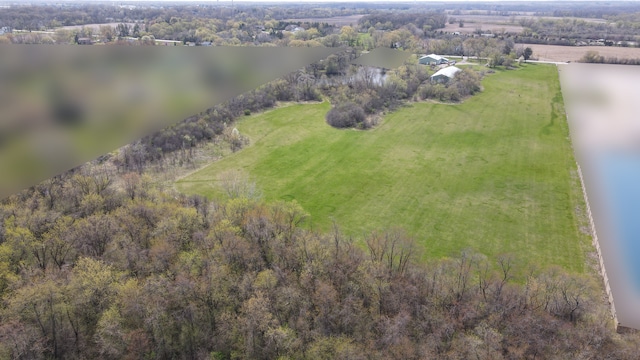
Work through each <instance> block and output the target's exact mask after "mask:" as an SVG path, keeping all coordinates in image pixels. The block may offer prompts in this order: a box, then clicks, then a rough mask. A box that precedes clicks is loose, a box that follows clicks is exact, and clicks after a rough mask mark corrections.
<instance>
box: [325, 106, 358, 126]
mask: <svg viewBox="0 0 640 360" xmlns="http://www.w3.org/2000/svg"><path fill="white" fill-rule="evenodd" d="M326 119H327V123H328V124H329V125H331V126H333V127H335V128H339V129H344V128H353V127H368V126H367V124H366V119H367V116H366V115H365V113H364V110H363V109H362V107H360V105H357V104H355V103H352V102H347V103H344V104H340V105H338V106H335V107H333V108H332V109H331V110H329V112H328V113H327V116H326Z"/></svg>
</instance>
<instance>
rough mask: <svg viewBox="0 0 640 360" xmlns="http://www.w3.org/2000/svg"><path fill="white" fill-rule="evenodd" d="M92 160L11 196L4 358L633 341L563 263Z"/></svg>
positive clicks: (3, 246) (383, 351)
mask: <svg viewBox="0 0 640 360" xmlns="http://www.w3.org/2000/svg"><path fill="white" fill-rule="evenodd" d="M87 169H88V168H86V169H85V170H83V171H77V172H76V173H75V174H71V173H69V174H66V175H64V176H59V177H56V178H53V179H51V180H48V181H45V182H44V183H42V184H40V185H38V186H36V187H34V188H32V189H30V190H28V191H24V192H22V193H20V194H17V195H14V196H12V197H10V198H8V199H6V200H4V201H3V203H2V206H1V207H0V218H1V219H2V227H1V228H0V297H1V299H2V305H1V307H0V324H1V325H0V357H2V358H21V359H38V358H55V359H74V358H78V359H86V358H104V359H121V358H132V359H134V358H136V359H138V358H154V359H210V358H214V359H232V358H246V359H272V358H280V359H289V358H290V359H294V358H295V359H300V358H308V359H378V358H379V359H389V358H403V359H417V358H425V357H430V358H442V359H468V358H478V359H500V358H505V359H522V358H531V359H533V358H557V359H567V358H600V359H604V358H610V359H633V358H636V356H637V346H638V342H637V337H635V335H619V334H616V333H615V332H614V331H613V328H612V326H611V323H610V317H609V315H608V314H607V309H606V306H604V304H603V300H602V297H601V292H602V289H601V288H600V286H599V284H597V285H596V286H594V285H593V284H592V282H590V281H589V280H588V279H586V278H582V277H579V276H575V275H569V274H566V273H564V272H563V271H562V270H560V269H519V268H518V264H517V263H514V262H513V260H512V258H511V257H510V256H509V255H508V254H506V255H504V256H502V257H500V258H498V259H487V258H486V257H484V256H482V255H481V254H478V253H474V252H471V251H466V252H463V253H462V254H459V255H457V256H455V257H452V258H448V259H443V260H429V261H428V262H426V263H425V262H424V261H423V259H422V258H421V256H420V245H419V244H420V242H416V241H414V240H413V239H411V238H409V237H408V236H407V235H406V234H405V233H404V232H403V231H402V230H399V229H387V230H384V229H383V230H379V231H372V232H371V233H369V234H368V235H366V236H364V237H363V238H362V239H351V238H347V237H345V236H343V235H342V234H341V233H340V231H339V229H338V228H335V229H334V230H333V231H331V232H329V233H327V234H323V233H318V232H314V231H310V230H307V229H306V228H305V227H304V223H305V219H306V217H307V214H306V213H305V211H304V209H302V208H301V207H300V206H299V205H297V204H296V203H295V202H278V203H270V204H266V203H263V202H261V201H260V200H259V199H256V198H255V197H253V196H251V193H249V192H244V191H236V190H237V189H243V187H242V186H238V185H239V184H237V183H233V184H232V183H229V184H227V186H228V190H229V192H228V193H229V198H228V199H227V200H224V201H220V202H209V201H207V200H206V199H204V198H201V197H197V196H194V197H187V196H183V195H180V194H177V193H172V192H171V191H167V189H163V188H159V187H157V186H156V185H153V183H152V182H150V181H149V179H148V178H147V177H145V176H142V177H141V176H139V175H138V174H137V173H128V174H125V175H123V176H121V177H120V178H118V179H116V178H112V177H110V176H109V175H107V174H106V173H93V174H91V173H87V172H86V171H88V170H87ZM234 189H235V190H234ZM516 274H526V275H524V276H518V275H516Z"/></svg>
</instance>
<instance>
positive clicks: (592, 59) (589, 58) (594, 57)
mask: <svg viewBox="0 0 640 360" xmlns="http://www.w3.org/2000/svg"><path fill="white" fill-rule="evenodd" d="M579 62H583V63H592V64H618V65H640V58H636V59H626V58H618V57H616V56H609V57H604V56H602V55H600V53H598V52H597V51H587V52H586V53H585V54H584V56H583V57H582V58H580V61H579Z"/></svg>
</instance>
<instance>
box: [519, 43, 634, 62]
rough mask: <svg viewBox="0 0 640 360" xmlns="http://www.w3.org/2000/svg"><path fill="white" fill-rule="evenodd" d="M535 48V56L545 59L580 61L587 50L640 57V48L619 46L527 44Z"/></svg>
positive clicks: (607, 55) (607, 54)
mask: <svg viewBox="0 0 640 360" xmlns="http://www.w3.org/2000/svg"><path fill="white" fill-rule="evenodd" d="M525 46H528V47H530V48H531V49H532V50H533V57H534V58H537V59H539V60H543V61H572V62H575V61H578V60H580V59H581V58H582V57H583V56H584V54H585V53H586V52H587V51H597V52H598V53H599V54H600V55H602V56H604V57H614V56H615V57H618V58H625V59H637V58H640V48H631V47H619V46H556V45H536V44H527V45H525Z"/></svg>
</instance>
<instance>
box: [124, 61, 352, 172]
mask: <svg viewBox="0 0 640 360" xmlns="http://www.w3.org/2000/svg"><path fill="white" fill-rule="evenodd" d="M349 56H350V55H349V53H348V52H346V53H343V54H339V55H335V56H334V58H336V59H338V60H336V61H342V60H339V59H342V58H345V59H349ZM314 69H315V70H314ZM314 71H315V72H318V71H319V70H318V68H317V65H314V66H310V67H309V68H308V69H304V70H300V71H297V72H294V73H291V74H288V75H286V76H284V77H283V78H281V79H278V80H275V81H272V82H270V83H268V84H266V85H263V86H261V87H259V88H257V89H255V90H252V91H249V92H246V93H244V94H242V95H240V96H237V97H235V98H233V99H231V100H229V101H227V102H225V103H222V104H220V105H217V106H215V107H212V108H210V109H208V110H207V111H205V112H203V113H202V114H198V115H195V116H192V117H190V118H187V119H185V120H183V121H181V122H179V123H178V124H176V125H173V126H170V127H168V128H166V129H163V130H161V131H158V132H156V133H154V134H151V135H149V136H146V137H143V138H142V139H140V140H138V141H137V142H135V143H134V144H132V145H130V146H126V147H124V148H123V149H122V150H121V152H120V154H119V156H118V159H117V160H116V164H117V166H118V168H119V169H121V170H122V171H137V172H142V171H143V170H144V169H145V168H146V166H147V165H149V164H151V163H156V162H159V161H161V160H162V159H163V158H164V157H165V156H166V155H168V154H170V153H174V152H177V151H183V152H184V151H186V152H188V153H190V150H191V149H192V148H195V147H197V146H198V145H200V144H202V143H204V142H208V141H212V140H214V139H218V138H222V139H223V140H225V141H226V142H227V143H228V144H229V146H230V147H231V149H232V150H233V151H237V150H239V149H240V148H242V146H243V145H244V144H245V142H246V139H244V138H243V137H242V136H238V134H233V133H232V129H233V127H232V126H231V125H232V124H233V123H234V122H235V120H236V119H237V118H239V117H241V116H245V115H249V114H251V113H254V112H259V111H263V110H265V109H269V108H272V107H273V106H275V105H276V102H278V101H296V102H302V101H319V100H321V93H320V92H319V91H318V90H317V88H316V81H317V79H316V77H315V76H314V75H313V72H314ZM184 160H185V161H187V162H188V161H189V160H190V159H189V157H188V156H186V157H185V158H184Z"/></svg>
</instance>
